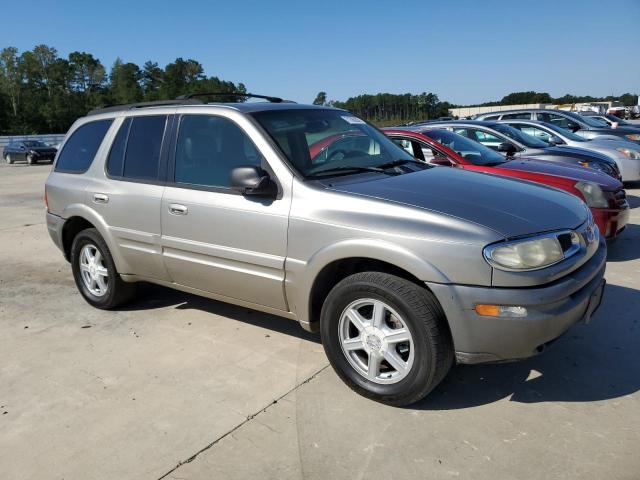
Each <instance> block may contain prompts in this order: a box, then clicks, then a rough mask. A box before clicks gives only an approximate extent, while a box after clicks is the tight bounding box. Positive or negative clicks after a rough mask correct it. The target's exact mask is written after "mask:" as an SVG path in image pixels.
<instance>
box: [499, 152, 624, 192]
mask: <svg viewBox="0 0 640 480" xmlns="http://www.w3.org/2000/svg"><path fill="white" fill-rule="evenodd" d="M496 168H497V169H505V170H513V171H515V170H518V171H524V172H530V173H538V174H543V175H549V176H553V177H561V178H562V179H566V180H572V181H576V182H592V183H595V184H597V185H599V186H600V188H602V189H603V190H617V189H619V188H622V183H620V182H619V181H618V180H616V179H615V178H613V177H610V176H609V175H607V174H606V173H602V172H599V171H597V170H594V169H592V168H586V167H582V166H580V165H576V164H571V163H560V162H551V161H547V160H537V159H532V158H522V159H518V160H511V161H508V162H505V163H501V164H500V165H498V166H497V167H496Z"/></svg>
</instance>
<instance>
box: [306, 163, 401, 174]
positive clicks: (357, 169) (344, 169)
mask: <svg viewBox="0 0 640 480" xmlns="http://www.w3.org/2000/svg"><path fill="white" fill-rule="evenodd" d="M350 172H351V173H360V172H376V173H382V174H384V175H398V173H397V172H389V171H387V170H384V169H382V168H380V167H358V166H348V165H344V166H342V167H333V168H325V169H324V170H318V171H317V172H315V173H312V174H311V175H307V176H308V177H318V176H321V175H323V174H325V173H328V174H331V173H344V174H349V173H350Z"/></svg>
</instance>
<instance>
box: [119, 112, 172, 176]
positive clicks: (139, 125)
mask: <svg viewBox="0 0 640 480" xmlns="http://www.w3.org/2000/svg"><path fill="white" fill-rule="evenodd" d="M166 123H167V116H166V115H152V116H148V117H147V116H145V117H135V118H134V119H133V121H132V122H131V128H130V130H129V141H128V142H127V151H126V153H125V156H124V172H123V175H122V176H123V177H125V178H131V179H135V180H157V179H158V169H159V168H158V167H159V165H160V148H161V147H162V137H163V135H164V128H165V125H166Z"/></svg>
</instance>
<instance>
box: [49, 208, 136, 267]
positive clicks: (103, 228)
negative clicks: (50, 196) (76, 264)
mask: <svg viewBox="0 0 640 480" xmlns="http://www.w3.org/2000/svg"><path fill="white" fill-rule="evenodd" d="M62 216H63V218H64V219H65V221H64V224H63V226H62V234H61V237H62V250H63V252H64V257H65V258H66V259H67V260H68V261H69V260H70V255H71V245H72V244H73V239H74V238H75V237H76V235H77V234H78V233H80V232H81V231H82V230H85V229H87V228H95V229H96V230H97V231H98V233H100V235H101V236H102V238H103V239H104V241H105V243H106V244H107V247H108V248H109V251H110V252H111V256H112V258H113V262H114V263H115V265H116V270H117V271H118V272H128V271H129V268H128V264H127V263H126V261H125V260H124V259H123V258H122V256H121V255H120V252H119V251H118V249H117V248H116V247H117V242H116V240H115V238H114V236H113V235H112V234H111V231H110V229H109V227H108V226H107V224H106V223H105V221H104V219H103V218H102V217H101V216H100V215H98V214H97V213H96V212H95V211H94V210H92V209H91V208H89V207H87V206H86V205H83V204H72V205H69V206H68V207H66V208H65V209H64V212H63V215H62Z"/></svg>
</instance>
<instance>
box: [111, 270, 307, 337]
mask: <svg viewBox="0 0 640 480" xmlns="http://www.w3.org/2000/svg"><path fill="white" fill-rule="evenodd" d="M171 306H173V307H174V308H175V309H176V310H200V311H202V312H206V313H211V314H214V315H220V316H222V317H226V318H230V319H232V320H236V321H238V322H243V323H246V324H249V325H255V326H259V327H262V328H266V329H269V330H273V331H275V332H278V333H284V334H286V335H291V336H292V337H296V338H300V339H302V340H308V341H310V342H315V343H320V335H318V334H314V333H309V332H307V331H306V330H304V329H303V328H302V327H301V326H300V325H299V324H298V322H295V321H292V320H289V319H287V318H283V317H278V316H276V315H270V314H268V313H263V312H259V311H257V310H252V309H250V308H244V307H239V306H236V305H232V304H230V303H224V302H219V301H216V300H211V299H209V298H205V297H200V296H198V295H192V294H190V293H185V292H180V291H178V290H174V289H172V288H167V287H162V286H160V285H155V284H151V283H144V282H141V283H140V284H139V285H138V290H137V293H136V297H135V300H133V301H132V302H130V303H128V304H126V305H124V306H122V307H120V310H124V311H141V310H154V309H157V308H163V307H171Z"/></svg>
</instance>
